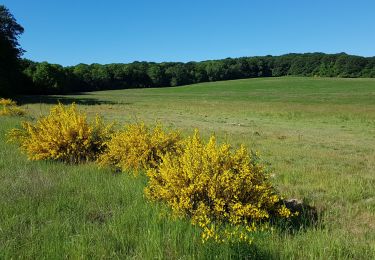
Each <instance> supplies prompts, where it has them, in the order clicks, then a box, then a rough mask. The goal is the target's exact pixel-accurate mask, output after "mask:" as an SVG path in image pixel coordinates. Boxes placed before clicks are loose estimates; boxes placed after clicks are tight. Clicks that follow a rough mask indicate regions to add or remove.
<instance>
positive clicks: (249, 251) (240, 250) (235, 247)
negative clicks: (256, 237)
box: [230, 242, 279, 259]
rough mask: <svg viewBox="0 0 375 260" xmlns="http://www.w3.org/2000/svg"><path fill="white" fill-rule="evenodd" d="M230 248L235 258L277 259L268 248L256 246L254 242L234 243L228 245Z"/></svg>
mask: <svg viewBox="0 0 375 260" xmlns="http://www.w3.org/2000/svg"><path fill="white" fill-rule="evenodd" d="M230 249H231V251H232V252H233V253H232V256H233V257H234V258H235V259H279V258H278V257H277V256H276V255H273V254H272V253H271V252H270V251H269V250H265V249H263V248H261V247H260V246H257V244H256V243H255V242H252V243H251V244H249V243H246V242H240V243H235V244H232V245H231V246H230Z"/></svg>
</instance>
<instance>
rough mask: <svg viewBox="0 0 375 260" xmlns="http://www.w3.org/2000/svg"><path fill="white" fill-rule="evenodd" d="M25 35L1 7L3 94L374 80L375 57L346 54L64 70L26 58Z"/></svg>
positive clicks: (80, 66)
mask: <svg viewBox="0 0 375 260" xmlns="http://www.w3.org/2000/svg"><path fill="white" fill-rule="evenodd" d="M23 31H24V29H23V27H22V26H21V25H19V24H18V23H17V22H16V20H15V18H14V17H13V16H12V14H11V13H10V12H9V10H8V9H7V8H6V7H4V6H1V5H0V95H3V96H6V95H15V94H64V93H70V92H81V91H95V90H104V89H123V88H149V87H170V86H180V85H186V84H193V83H199V82H207V81H220V80H230V79H242V78H255V77H279V76H309V77H310V76H314V77H315V76H316V77H353V78H355V77H375V57H370V58H366V57H360V56H353V55H348V54H346V53H339V54H324V53H305V54H294V53H292V54H286V55H281V56H263V57H242V58H227V59H222V60H210V61H201V62H187V63H182V62H162V63H154V62H133V63H130V64H122V63H114V64H106V65H101V64H90V65H88V64H78V65H76V66H68V67H63V66H61V65H58V64H50V63H48V62H33V61H30V60H27V59H22V58H21V56H22V54H23V52H24V50H22V48H21V47H20V46H19V44H18V37H19V35H20V34H22V33H23Z"/></svg>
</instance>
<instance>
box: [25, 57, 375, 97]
mask: <svg viewBox="0 0 375 260" xmlns="http://www.w3.org/2000/svg"><path fill="white" fill-rule="evenodd" d="M22 63H23V69H22V70H23V73H24V75H25V76H26V77H27V78H28V79H29V81H30V83H31V84H32V85H31V86H32V87H31V88H30V89H29V92H30V93H38V94H43V93H68V92H79V91H96V90H105V89H124V88H150V87H171V86H172V87H174V86H180V85H187V84H193V83H200V82H209V81H220V80H231V79H244V78H256V77H280V76H308V77H311V76H314V77H344V78H357V77H375V57H371V58H365V57H360V56H353V55H348V54H345V53H339V54H324V53H306V54H286V55H281V56H263V57H242V58H227V59H222V60H210V61H202V62H187V63H181V62H162V63H154V62H133V63H130V64H106V65H100V64H90V65H88V64H78V65H76V66H69V67H63V66H61V65H58V64H50V63H47V62H40V63H37V62H32V61H29V60H23V61H22Z"/></svg>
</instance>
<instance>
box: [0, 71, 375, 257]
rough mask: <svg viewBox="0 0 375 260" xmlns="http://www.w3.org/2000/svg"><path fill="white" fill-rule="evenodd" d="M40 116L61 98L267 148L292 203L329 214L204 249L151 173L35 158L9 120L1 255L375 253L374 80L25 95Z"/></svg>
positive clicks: (1, 184) (92, 109) (0, 171)
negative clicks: (298, 226)
mask: <svg viewBox="0 0 375 260" xmlns="http://www.w3.org/2000/svg"><path fill="white" fill-rule="evenodd" d="M20 101H21V102H22V103H23V107H24V108H26V109H27V110H28V111H29V113H30V115H31V117H36V116H37V115H39V114H44V113H47V112H48V109H49V107H50V106H51V105H52V104H55V103H57V102H58V101H60V102H62V103H71V102H76V103H77V104H79V107H80V109H82V110H84V111H87V113H88V114H89V115H90V116H93V115H95V114H96V113H100V114H101V115H103V116H104V118H105V119H106V120H116V121H117V122H118V123H119V125H121V124H122V123H125V122H128V121H135V120H143V121H146V122H148V123H155V122H157V121H160V122H162V123H163V124H164V125H165V126H167V127H172V128H180V129H182V131H183V133H184V134H191V133H192V131H193V129H194V128H199V129H200V130H201V132H202V133H203V135H205V136H208V134H210V133H215V134H216V135H217V136H218V138H219V140H227V141H229V142H230V143H232V144H233V145H235V146H237V145H239V144H240V143H244V144H245V145H247V146H248V147H249V148H250V149H253V150H256V151H259V152H260V154H261V156H262V158H263V159H264V160H265V161H266V162H267V164H268V166H269V168H270V169H271V170H272V171H273V176H274V177H273V183H274V184H275V185H276V186H277V187H278V189H279V190H280V191H281V192H282V193H283V194H284V195H285V197H287V198H298V199H303V200H305V201H306V202H307V203H309V204H310V205H312V206H314V207H316V208H317V209H318V211H319V213H321V218H320V221H319V224H318V225H317V226H316V227H310V228H308V229H306V230H301V231H299V232H296V233H293V234H290V233H287V232H283V231H279V230H276V231H275V232H274V233H273V234H271V233H269V232H264V233H261V234H257V236H256V239H255V241H254V243H253V245H251V246H247V245H214V244H210V243H208V244H202V243H201V242H200V238H199V234H198V233H197V230H195V229H194V228H192V227H191V226H190V225H189V223H188V222H187V221H180V220H178V221H175V220H173V219H170V220H166V219H165V218H163V217H161V215H166V214H167V213H166V212H168V211H167V210H166V209H165V208H164V207H163V206H162V205H158V206H152V205H150V204H149V203H147V202H146V201H145V199H144V198H143V195H142V192H143V187H144V185H145V179H142V178H141V179H137V180H136V179H134V178H132V177H128V176H126V174H121V175H113V174H111V173H110V172H109V171H108V170H106V169H101V170H98V169H97V168H96V166H95V165H90V164H89V165H83V166H66V165H63V164H60V163H50V162H28V161H27V160H26V159H25V157H24V156H23V155H22V156H21V155H20V153H19V151H18V150H16V149H15V146H13V145H11V144H6V143H5V138H4V134H5V133H6V132H7V131H8V130H9V129H10V128H12V127H15V126H17V125H19V123H20V121H21V119H19V118H9V117H3V118H0V122H1V124H0V148H1V149H0V208H1V211H2V213H1V214H0V258H10V257H13V258H18V257H20V258H41V257H43V256H44V257H45V258H65V257H73V258H81V257H87V258H91V257H97V258H100V257H104V256H108V257H113V258H116V257H117V258H124V257H129V258H135V259H145V258H147V259H150V258H160V259H166V258H167V259H179V258H187V259H191V258H195V259H207V258H215V257H217V258H244V257H245V256H250V257H254V258H258V259H259V258H264V259H270V258H271V259H272V258H275V259H278V258H283V259H306V258H307V259H316V258H320V259H328V258H331V259H338V258H339V259H345V258H352V259H374V258H375V188H374V187H375V79H336V78H297V77H285V78H258V79H246V80H235V81H222V82H212V83H202V84H196V85H190V86H183V87H175V88H158V89H128V90H115V91H101V92H91V93H81V94H79V95H69V96H33V97H30V96H28V97H22V98H21V99H20Z"/></svg>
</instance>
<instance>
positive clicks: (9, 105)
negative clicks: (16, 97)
mask: <svg viewBox="0 0 375 260" xmlns="http://www.w3.org/2000/svg"><path fill="white" fill-rule="evenodd" d="M0 105H1V106H2V108H1V110H0V116H23V115H25V114H26V111H25V110H23V109H22V108H20V107H19V106H17V103H16V102H15V101H13V100H11V99H5V98H0Z"/></svg>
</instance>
